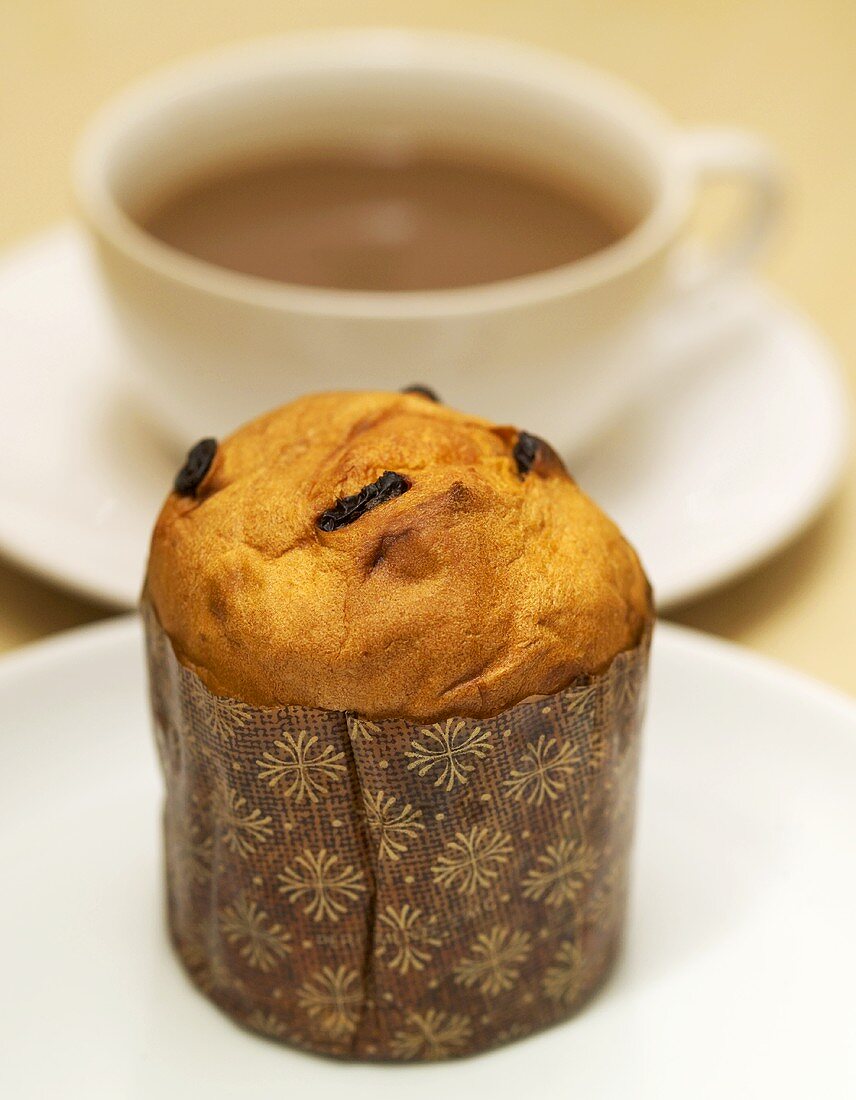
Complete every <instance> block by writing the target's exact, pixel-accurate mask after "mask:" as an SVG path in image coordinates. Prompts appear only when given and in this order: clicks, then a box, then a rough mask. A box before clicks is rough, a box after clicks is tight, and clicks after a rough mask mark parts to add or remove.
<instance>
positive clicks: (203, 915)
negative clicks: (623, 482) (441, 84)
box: [143, 603, 650, 1061]
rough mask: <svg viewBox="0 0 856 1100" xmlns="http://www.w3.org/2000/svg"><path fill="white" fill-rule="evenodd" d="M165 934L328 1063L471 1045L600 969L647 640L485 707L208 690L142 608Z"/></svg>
mask: <svg viewBox="0 0 856 1100" xmlns="http://www.w3.org/2000/svg"><path fill="white" fill-rule="evenodd" d="M143 611H144V619H145V626H146V637H147V651H148V666H149V685H150V697H151V703H152V715H153V722H154V729H155V740H156V745H157V749H158V755H159V759H160V763H161V768H162V771H163V775H164V781H165V790H166V796H165V812H164V823H165V846H166V870H167V892H168V907H169V926H170V933H171V936H172V939H173V942H174V944H175V947H176V949H177V951H178V954H179V956H180V958H181V960H182V962H183V964H184V966H185V968H186V970H187V972H188V973H189V975H190V977H191V978H192V980H193V981H194V982H195V983H196V985H197V986H198V987H199V988H200V989H201V990H202V992H203V993H204V994H205V995H206V996H208V997H210V998H211V999H212V1000H213V1001H214V1002H216V1003H217V1004H218V1005H219V1006H220V1007H221V1008H222V1009H223V1010H224V1011H225V1012H226V1013H227V1014H228V1015H229V1016H230V1017H232V1018H233V1019H234V1020H235V1021H237V1022H238V1023H240V1024H241V1025H243V1026H245V1027H247V1028H250V1029H252V1030H254V1031H257V1032H258V1033H260V1034H262V1035H265V1036H268V1037H270V1038H273V1039H276V1040H279V1041H282V1042H286V1043H289V1044H291V1045H294V1046H297V1047H300V1048H302V1049H306V1050H312V1051H317V1052H319V1053H323V1054H328V1055H334V1056H338V1057H345V1058H358V1059H367V1060H380V1061H427V1060H436V1059H444V1058H451V1057H459V1056H461V1055H466V1054H473V1053H476V1052H478V1051H482V1050H486V1049H489V1048H491V1047H494V1046H498V1045H500V1044H502V1043H505V1042H509V1041H512V1040H515V1039H518V1038H522V1037H524V1036H525V1035H528V1034H531V1033H532V1032H534V1031H537V1030H540V1029H541V1028H544V1027H547V1026H549V1025H551V1024H554V1023H557V1022H559V1021H561V1020H563V1019H565V1018H567V1017H568V1016H570V1015H572V1014H573V1013H574V1012H575V1011H576V1010H577V1009H578V1008H579V1007H580V1006H581V1005H582V1004H583V1003H584V1002H585V1001H586V1000H587V999H588V998H589V997H590V996H591V994H592V993H593V992H594V991H595V990H596V989H597V988H598V987H599V986H600V985H601V984H602V982H603V981H604V980H605V978H606V976H607V974H608V972H609V969H610V967H611V964H612V962H613V960H614V958H615V956H616V953H617V950H618V947H619V943H620V938H621V933H622V926H623V919H624V911H625V905H626V898H627V884H628V870H629V862H630V860H629V857H630V848H631V843H632V837H633V819H634V808H635V792H636V778H637V770H638V758H639V731H640V723H641V717H642V711H643V709H644V695H645V675H646V668H647V659H648V650H649V641H650V636H649V635H646V636H645V637H644V638H643V639H642V641H641V642H640V644H639V645H638V646H637V647H636V648H635V649H633V650H631V651H628V652H626V653H621V654H619V655H618V656H617V657H616V658H615V659H614V660H613V662H612V663H611V665H610V666H609V667H608V668H607V669H606V670H605V671H604V672H602V673H601V674H599V675H595V676H585V677H580V678H579V679H578V680H576V681H574V682H573V683H572V684H571V685H570V686H569V687H568V688H567V689H565V690H564V691H561V692H559V693H557V694H555V695H552V696H549V697H539V698H533V699H529V700H525V701H524V702H522V703H519V704H518V705H517V706H515V707H512V708H510V709H509V710H507V711H505V712H503V713H502V714H500V715H498V716H496V717H495V718H481V719H467V718H451V719H446V720H444V721H442V722H437V723H414V722H410V721H405V720H399V719H390V720H377V719H372V720H370V719H368V718H367V717H365V716H361V715H357V714H349V713H344V712H335V711H327V710H321V709H318V708H311V707H299V706H293V707H282V708H265V707H254V706H251V705H250V704H248V703H246V702H244V701H242V700H238V699H225V698H221V697H218V696H215V695H213V694H212V693H211V692H209V691H208V689H207V688H206V687H205V685H204V684H203V683H202V681H201V680H200V679H199V677H198V676H197V675H196V674H195V673H194V672H192V671H191V670H190V669H188V668H185V667H184V666H183V665H181V664H180V663H179V661H178V660H177V659H176V657H175V654H174V652H173V649H172V645H171V643H170V641H169V639H168V637H167V636H166V634H165V633H164V631H163V629H162V628H161V626H160V624H159V623H158V621H157V618H156V616H155V614H154V612H153V610H152V609H151V607H150V606H149V605H148V604H146V603H144V608H143Z"/></svg>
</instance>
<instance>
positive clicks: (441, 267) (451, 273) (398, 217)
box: [143, 152, 627, 291]
mask: <svg viewBox="0 0 856 1100" xmlns="http://www.w3.org/2000/svg"><path fill="white" fill-rule="evenodd" d="M143 223H144V225H145V227H146V228H147V229H148V231H149V232H151V233H152V234H153V235H154V236H155V237H158V238H160V239H161V240H162V241H164V242H165V243H166V244H169V245H171V246H173V247H174V248H177V249H180V250H181V251H183V252H186V253H189V254H190V255H191V256H195V257H197V258H198V259H200V260H205V261H207V262H209V263H213V264H217V265H218V266H220V267H225V268H230V269H232V270H234V271H239V272H244V273H246V274H250V275H256V276H261V277H263V278H266V279H273V280H277V281H279V282H286V283H298V284H302V285H304V286H314V287H335V288H340V289H346V290H375V291H413V290H438V289H444V288H451V287H463V286H472V285H477V284H480V283H491V282H495V281H498V280H501V279H508V278H513V277H515V276H520V275H527V274H531V273H533V272H538V271H545V270H549V269H550V268H554V267H558V266H561V265H563V264H567V263H571V262H573V261H575V260H579V259H581V258H583V257H585V256H588V255H591V254H592V253H594V252H597V251H598V250H600V249H602V248H605V247H606V246H608V245H610V244H612V243H613V242H614V241H616V240H617V239H618V238H619V237H620V236H622V235H623V234H624V232H626V230H627V226H626V225H623V224H622V219H621V218H620V216H619V215H618V214H617V213H616V212H615V211H608V210H605V209H600V208H599V207H598V206H597V205H596V204H595V203H594V202H593V201H592V200H591V199H590V198H589V197H587V196H584V195H583V194H582V193H581V192H580V191H579V190H578V189H577V190H575V189H574V188H573V185H572V184H570V183H567V185H563V184H562V183H560V182H557V181H554V180H549V179H547V178H544V177H539V176H537V175H536V174H535V173H534V172H533V171H532V170H531V169H527V168H524V167H521V166H515V165H511V164H491V163H486V162H485V163H481V162H478V161H476V160H472V161H466V160H463V159H461V158H460V157H455V156H453V155H452V154H450V153H446V154H443V153H442V152H423V153H418V154H415V155H412V156H410V155H408V156H394V157H390V156H386V157H380V156H374V157H371V156H369V155H368V154H364V155H362V156H357V155H345V154H341V153H339V154H324V153H311V154H306V155H305V156H302V157H298V156H294V157H293V158H291V159H287V160H286V159H283V160H280V161H278V162H275V163H274V162H272V163H268V164H264V165H249V164H248V165H244V166H238V167H233V168H231V169H228V170H223V171H222V172H221V173H219V174H216V175H211V176H209V177H208V178H206V179H204V180H200V181H197V182H195V183H193V184H192V185H189V186H187V187H186V188H185V189H184V190H182V191H180V192H176V193H175V194H173V195H171V196H169V197H168V198H166V199H165V200H163V201H162V202H161V203H160V205H159V206H158V207H157V208H156V209H155V210H153V211H151V212H150V213H149V214H148V216H147V217H145V218H144V219H143Z"/></svg>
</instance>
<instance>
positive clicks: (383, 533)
mask: <svg viewBox="0 0 856 1100" xmlns="http://www.w3.org/2000/svg"><path fill="white" fill-rule="evenodd" d="M517 435H518V433H517V431H516V430H515V429H512V428H508V427H496V426H494V425H492V424H490V423H488V422H487V421H485V420H481V419H480V418H478V417H473V416H467V415H464V414H462V413H458V412H455V411H454V410H452V409H449V408H447V407H445V406H442V405H437V404H434V403H433V402H431V401H429V400H427V399H426V398H425V397H423V396H420V395H418V394H390V393H372V392H368V393H328V394H320V395H315V396H311V397H305V398H302V399H301V400H299V401H295V402H293V403H292V404H290V405H286V406H284V407H283V408H281V409H277V410H275V411H274V412H271V413H269V414H267V415H266V416H263V417H260V418H259V419H257V420H254V421H252V422H251V423H250V424H247V425H245V426H244V427H243V428H241V429H240V430H239V431H237V432H236V433H235V434H234V435H232V436H231V437H229V438H228V439H226V440H224V441H223V442H222V443H221V445H220V447H219V448H218V451H217V455H216V457H215V459H214V462H213V463H212V466H211V469H210V470H209V471H208V474H207V475H206V477H205V480H204V481H203V482H202V484H201V485H200V487H199V489H198V490H197V494H196V496H195V497H182V496H179V495H177V494H176V493H172V494H171V495H170V496H169V497H168V498H167V501H166V503H165V505H164V507H163V510H162V511H161V514H160V517H159V518H158V521H157V524H156V526H155V531H154V535H153V538H152V545H151V554H150V558H149V567H148V575H147V579H146V592H147V595H148V597H149V598H150V599H151V601H152V604H153V606H154V609H155V611H156V613H157V615H158V617H159V619H160V621H161V623H162V625H163V627H164V629H165V630H166V632H167V634H168V635H169V637H170V638H171V640H172V643H173V646H174V648H175V651H176V654H177V656H178V658H179V660H180V661H181V662H182V663H184V664H185V665H187V666H188V667H190V668H193V669H194V670H195V671H196V672H197V673H198V674H199V676H200V677H201V678H202V680H203V681H204V683H205V684H206V685H207V686H208V687H209V689H210V690H211V691H213V692H215V693H217V694H220V695H228V696H232V697H234V698H238V699H242V700H245V701H246V702H249V703H252V704H254V705H257V706H277V705H287V704H301V705H304V706H317V707H326V708H329V709H332V710H341V711H355V712H357V713H359V714H362V715H365V716H367V717H369V718H372V717H378V718H380V717H390V716H399V717H406V718H413V719H416V720H419V721H430V720H433V719H436V718H442V717H446V716H450V715H460V716H462V717H484V716H488V715H492V714H497V713H499V712H500V711H502V710H504V709H506V708H507V707H509V706H512V705H514V704H515V703H517V702H520V701H521V700H522V699H524V698H526V697H527V696H530V695H539V694H551V693H553V692H555V691H559V690H561V689H562V688H564V687H565V686H566V685H567V684H568V683H570V681H571V680H573V679H574V677H576V676H578V675H580V674H582V673H591V672H596V671H598V670H600V669H602V668H603V667H605V666H606V665H607V664H608V663H609V661H610V660H611V659H612V658H613V657H614V656H615V654H616V653H619V652H621V651H622V650H625V649H629V648H630V647H632V646H633V645H635V644H636V642H637V641H638V640H639V637H640V635H641V633H642V631H643V629H644V627H645V626H646V624H647V623H648V622H649V621H650V619H651V617H652V608H651V597H650V588H649V586H648V582H647V580H646V578H645V574H644V572H643V571H642V568H641V566H640V564H639V561H638V559H637V557H636V555H635V554H634V552H633V550H632V549H631V548H630V547H629V546H628V544H627V543H626V542H625V541H624V539H623V538H622V536H621V534H620V532H619V531H618V529H617V528H616V527H615V526H614V524H613V523H611V522H610V520H608V519H607V518H606V517H605V516H604V515H603V513H602V512H601V511H600V510H599V509H598V508H597V507H596V506H595V505H594V504H592V502H591V501H590V500H589V499H588V498H587V497H586V496H585V495H584V494H583V493H582V492H581V491H580V490H579V489H578V488H577V486H576V485H575V483H574V482H573V480H572V479H571V478H570V477H569V476H568V475H567V473H566V472H565V471H564V468H563V467H562V465H561V463H560V462H559V460H558V459H557V458H556V456H555V455H554V454H553V453H552V451H550V450H549V448H543V449H542V450H543V454H540V455H539V458H538V459H537V460H536V463H535V465H534V467H533V469H532V470H531V471H530V472H529V473H528V474H527V475H526V476H525V477H521V476H520V474H519V472H518V468H517V465H516V463H515V461H514V458H513V453H512V452H513V447H514V444H515V442H516V440H517ZM385 470H393V471H395V472H397V473H399V474H402V475H403V476H404V477H405V478H407V480H408V481H409V482H410V483H411V487H410V489H409V490H408V491H407V492H406V493H404V494H403V495H401V496H399V497H396V498H395V499H393V500H390V501H388V502H387V503H385V504H382V505H380V506H378V507H377V508H375V509H374V510H372V511H370V512H368V513H366V514H365V515H363V516H361V517H360V519H358V520H357V521H355V522H354V523H352V524H350V525H349V526H347V527H343V528H341V529H340V530H337V531H331V532H324V531H321V530H319V528H318V527H317V525H316V520H317V518H318V516H319V515H320V514H321V513H322V512H324V511H325V509H327V508H329V507H330V506H331V505H332V504H333V503H334V502H335V500H336V498H337V497H344V496H347V495H350V494H352V493H355V492H357V491H358V490H359V489H361V488H362V487H363V486H364V485H368V484H369V483H371V482H373V481H375V480H376V479H377V478H378V477H379V476H380V475H381V474H382V473H383V472H384V471H385Z"/></svg>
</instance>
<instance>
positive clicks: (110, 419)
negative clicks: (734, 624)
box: [0, 226, 846, 608]
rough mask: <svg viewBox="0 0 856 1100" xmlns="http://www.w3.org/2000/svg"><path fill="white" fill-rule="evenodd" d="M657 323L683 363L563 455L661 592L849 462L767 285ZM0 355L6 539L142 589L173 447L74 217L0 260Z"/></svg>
mask: <svg viewBox="0 0 856 1100" xmlns="http://www.w3.org/2000/svg"><path fill="white" fill-rule="evenodd" d="M654 328H655V329H656V328H657V325H655V326H654ZM664 329H665V330H666V331H665V332H664V331H662V330H664ZM659 330H661V331H658V332H657V339H656V341H655V345H656V355H657V356H659V357H663V356H666V357H670V358H671V359H672V360H674V363H675V367H676V369H675V372H674V373H673V375H672V376H671V377H670V379H669V380H668V381H666V382H664V383H662V384H661V385H659V386H658V387H656V389H654V390H653V392H652V393H651V394H650V396H649V397H648V398H646V400H645V401H644V402H642V403H638V404H637V406H636V408H635V409H634V411H633V415H632V417H631V418H630V419H628V420H627V421H626V422H625V423H622V424H620V425H618V426H617V427H616V429H615V431H613V432H612V433H611V434H610V435H609V436H608V437H606V438H604V439H603V440H602V441H601V442H600V443H599V444H598V445H597V447H596V448H595V449H593V450H592V452H591V453H590V454H588V455H587V456H585V457H584V458H582V459H578V460H577V461H576V462H574V463H573V464H572V465H573V471H574V473H575V475H576V476H577V478H578V480H579V481H580V483H581V484H582V485H583V487H584V488H586V489H587V490H589V491H590V492H591V493H592V495H593V496H594V497H595V498H596V499H597V500H598V501H599V502H600V503H601V504H602V505H603V507H604V508H605V509H606V510H607V511H608V512H610V513H611V514H612V515H613V516H614V517H615V519H616V520H617V521H618V522H619V524H621V526H622V527H623V528H624V530H625V531H626V533H627V535H628V536H629V538H630V539H631V540H632V541H633V542H634V544H635V545H636V547H637V549H638V550H639V551H640V553H641V555H642V558H643V560H644V562H645V564H646V566H647V568H648V571H649V573H650V575H651V578H652V580H653V583H654V588H655V590H656V592H657V596H658V601H659V604H660V607H661V608H665V607H668V606H670V605H674V604H677V603H679V602H681V601H684V600H687V599H689V598H691V597H694V596H697V595H699V594H700V593H701V592H703V591H705V590H706V589H709V588H710V587H712V586H713V585H716V584H719V583H721V582H723V581H725V580H727V579H729V578H730V577H732V576H734V575H735V574H737V573H738V572H740V571H742V570H744V569H747V568H748V567H750V566H752V565H755V564H756V563H757V562H758V561H760V560H761V559H762V558H763V557H764V556H765V555H767V554H769V553H771V552H772V551H773V550H776V549H778V548H779V547H780V546H781V545H782V544H783V543H784V542H785V541H786V540H787V539H789V538H791V537H792V536H793V535H794V534H796V533H797V532H798V531H799V530H800V529H802V528H803V527H804V526H805V525H806V524H807V523H808V522H809V521H810V519H811V518H812V517H813V516H814V514H815V513H816V512H817V510H818V509H819V508H820V506H821V505H822V504H823V503H824V502H825V500H826V499H827V498H828V496H829V494H830V492H831V490H832V488H833V487H834V485H835V482H836V480H837V478H838V475H839V473H840V471H841V468H842V463H843V459H844V453H845V437H846V430H845V429H846V423H845V407H846V402H845V401H844V398H843V396H842V390H841V385H840V380H839V376H838V371H837V368H836V366H835V363H834V361H833V360H832V358H831V357H830V355H829V353H828V351H827V350H826V349H825V348H824V346H823V344H822V343H821V342H820V341H819V339H818V337H817V336H816V335H815V334H814V333H813V331H812V330H811V328H810V327H809V326H808V324H807V323H806V322H804V321H803V320H801V319H800V318H799V317H798V316H797V314H795V313H794V312H793V311H792V310H790V309H788V308H787V307H786V306H784V305H782V304H780V303H777V302H776V301H774V300H773V299H772V298H771V297H770V296H769V295H768V294H766V293H765V292H764V291H762V290H761V288H760V287H759V286H758V285H757V284H754V283H751V282H745V283H741V284H733V285H731V286H728V287H724V288H722V290H721V292H720V293H719V295H718V296H717V297H710V298H708V299H705V300H704V302H703V303H701V305H700V306H699V305H698V304H697V305H696V307H694V308H690V307H689V306H687V307H686V309H684V310H682V311H678V312H676V313H675V314H674V316H673V317H672V318H665V319H660V323H659ZM646 354H648V355H650V354H651V349H650V348H648V349H647V350H646V348H643V347H641V346H640V356H644V355H646ZM681 360H689V365H688V367H687V369H685V370H680V369H677V367H678V365H679V364H680V362H681ZM0 371H2V377H3V381H4V386H3V400H2V402H0V549H2V550H3V551H4V552H5V553H6V554H7V555H8V556H9V557H11V558H12V559H14V560H15V561H17V562H19V563H20V564H21V565H23V566H25V567H27V568H29V569H31V570H34V571H35V572H37V573H40V574H42V575H43V576H45V577H47V578H49V579H51V580H54V581H57V582H58V583H60V584H64V585H67V586H69V587H71V588H74V589H76V590H77V591H79V592H83V593H85V594H87V595H90V596H94V597H95V598H97V599H101V600H104V601H107V602H109V603H113V604H116V605H118V606H123V607H128V606H131V605H133V604H135V603H136V599H137V594H138V591H139V586H140V581H141V578H142V572H143V563H144V558H145V553H146V548H147V545H148V537H149V532H150V529H151V525H152V522H153V520H154V516H155V514H156V512H157V510H158V508H159V506H160V502H161V500H162V499H163V496H164V494H165V493H166V492H167V490H168V488H169V485H170V483H171V480H172V477H173V475H174V471H175V468H176V466H177V464H178V462H179V460H180V453H179V451H178V450H177V449H176V448H175V446H174V445H173V444H171V443H168V442H167V441H166V440H165V439H164V438H161V436H160V435H159V432H158V431H157V429H156V427H155V425H154V424H153V422H151V421H150V420H148V419H147V417H146V413H145V411H144V408H143V406H142V403H141V402H139V401H135V400H134V398H133V396H132V394H131V392H130V391H129V390H128V389H127V386H128V380H127V377H126V375H125V373H124V372H123V364H122V353H121V351H120V349H119V344H118V341H117V339H116V335H115V333H114V331H113V329H112V320H111V317H110V315H109V312H108V310H107V307H106V304H105V303H104V301H103V300H102V298H101V295H100V292H99V289H98V286H97V282H96V278H95V273H94V271H93V269H92V263H91V259H90V257H89V254H88V251H87V247H86V245H85V242H84V241H83V238H82V237H81V235H80V233H79V232H78V230H77V229H76V228H74V227H73V226H63V227H60V228H58V229H55V230H52V231H50V232H48V233H46V234H44V235H43V236H41V237H38V238H36V239H34V240H32V241H30V242H28V243H26V244H25V245H23V246H22V247H20V248H19V249H17V250H16V251H14V252H12V253H10V254H9V255H8V256H7V258H6V259H5V261H4V262H3V264H2V267H0ZM402 381H403V382H410V381H412V379H409V378H405V379H402ZM556 399H562V398H556ZM564 400H565V401H566V402H567V407H568V416H569V417H570V416H573V397H572V395H570V394H569V395H566V397H565V398H564ZM190 442H192V441H190V440H189V441H188V443H190Z"/></svg>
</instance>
